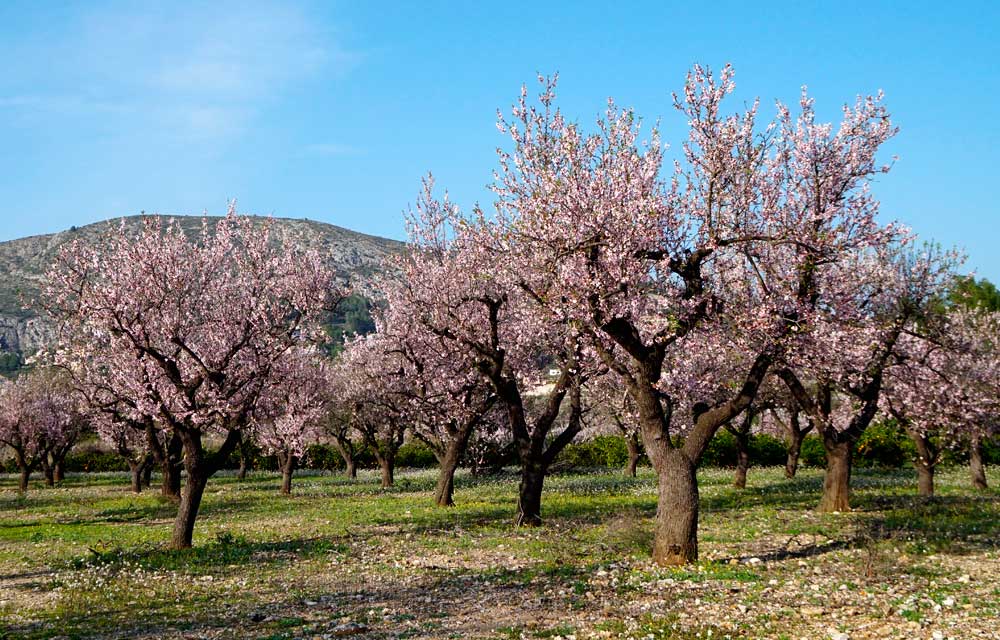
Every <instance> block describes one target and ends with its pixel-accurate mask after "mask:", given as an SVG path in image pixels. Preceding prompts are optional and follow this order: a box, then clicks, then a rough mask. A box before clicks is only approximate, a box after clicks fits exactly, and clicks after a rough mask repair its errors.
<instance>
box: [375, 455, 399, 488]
mask: <svg viewBox="0 0 1000 640" xmlns="http://www.w3.org/2000/svg"><path fill="white" fill-rule="evenodd" d="M378 466H379V469H380V470H381V471H382V488H383V489H388V488H389V487H391V486H392V485H393V483H394V482H395V477H394V476H395V471H396V456H395V454H393V453H389V454H382V455H379V456H378Z"/></svg>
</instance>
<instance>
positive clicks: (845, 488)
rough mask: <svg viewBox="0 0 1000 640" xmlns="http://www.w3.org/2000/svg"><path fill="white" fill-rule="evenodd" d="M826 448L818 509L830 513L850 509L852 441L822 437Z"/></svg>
mask: <svg viewBox="0 0 1000 640" xmlns="http://www.w3.org/2000/svg"><path fill="white" fill-rule="evenodd" d="M823 448H824V449H825V450H826V475H825V476H824V477H823V496H822V497H821V498H820V501H819V507H818V509H819V511H821V512H824V513H832V512H839V511H850V510H851V459H852V457H853V454H854V442H853V441H847V442H833V441H832V440H831V439H829V438H824V439H823Z"/></svg>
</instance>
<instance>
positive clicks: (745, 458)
mask: <svg viewBox="0 0 1000 640" xmlns="http://www.w3.org/2000/svg"><path fill="white" fill-rule="evenodd" d="M749 468H750V436H749V434H745V433H737V434H736V472H735V473H734V474H733V486H734V487H736V488H737V489H746V488H747V470H748V469H749Z"/></svg>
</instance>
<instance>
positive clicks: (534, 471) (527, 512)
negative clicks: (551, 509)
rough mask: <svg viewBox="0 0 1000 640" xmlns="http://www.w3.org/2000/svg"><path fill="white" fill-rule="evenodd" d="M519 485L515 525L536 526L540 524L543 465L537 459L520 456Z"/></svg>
mask: <svg viewBox="0 0 1000 640" xmlns="http://www.w3.org/2000/svg"><path fill="white" fill-rule="evenodd" d="M521 458H522V459H521V485H520V486H519V487H518V497H517V520H516V522H515V524H516V525H517V526H525V527H537V526H539V525H541V524H542V485H543V484H544V483H545V465H544V464H543V463H542V462H540V461H539V460H537V459H526V458H527V456H525V455H524V454H523V453H522V456H521Z"/></svg>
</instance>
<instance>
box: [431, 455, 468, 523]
mask: <svg viewBox="0 0 1000 640" xmlns="http://www.w3.org/2000/svg"><path fill="white" fill-rule="evenodd" d="M464 450H465V442H463V441H459V440H453V441H452V442H451V443H450V444H449V445H448V448H447V449H446V450H445V452H444V455H443V456H441V461H440V462H441V467H440V470H439V471H438V479H437V486H436V487H435V488H434V504H436V505H437V506H439V507H451V506H453V505H454V504H455V499H454V494H455V470H456V469H458V463H459V462H460V461H461V459H462V453H463V452H464Z"/></svg>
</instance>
